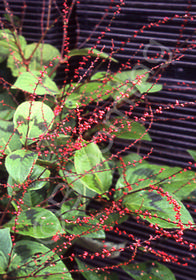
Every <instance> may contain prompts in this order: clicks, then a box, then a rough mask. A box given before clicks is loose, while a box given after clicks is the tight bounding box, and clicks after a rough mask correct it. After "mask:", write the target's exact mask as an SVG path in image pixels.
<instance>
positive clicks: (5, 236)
mask: <svg viewBox="0 0 196 280" xmlns="http://www.w3.org/2000/svg"><path fill="white" fill-rule="evenodd" d="M11 249H12V240H11V236H10V229H9V228H3V229H0V259H2V260H4V267H3V269H6V266H5V265H7V264H8V261H9V254H10V253H11ZM1 266H3V263H2V262H1Z"/></svg>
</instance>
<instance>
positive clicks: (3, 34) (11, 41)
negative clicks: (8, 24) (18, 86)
mask: <svg viewBox="0 0 196 280" xmlns="http://www.w3.org/2000/svg"><path fill="white" fill-rule="evenodd" d="M16 40H17V41H18V43H19V44H20V47H21V49H22V50H23V49H24V48H25V46H26V44H27V43H26V40H25V38H24V37H23V36H21V35H16V34H15V33H14V31H11V30H9V29H2V30H0V63H1V62H3V61H4V60H5V59H6V58H7V57H8V55H9V54H10V53H11V52H12V51H15V52H16V53H19V50H18V47H17V45H16ZM12 56H14V55H13V54H12Z"/></svg>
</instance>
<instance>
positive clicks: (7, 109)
mask: <svg viewBox="0 0 196 280" xmlns="http://www.w3.org/2000/svg"><path fill="white" fill-rule="evenodd" d="M15 107H16V103H15V102H14V101H13V98H12V97H11V94H9V93H8V91H3V92H0V119H4V120H11V119H12V117H13V115H14V112H15Z"/></svg>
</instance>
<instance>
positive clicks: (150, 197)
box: [123, 190, 194, 228]
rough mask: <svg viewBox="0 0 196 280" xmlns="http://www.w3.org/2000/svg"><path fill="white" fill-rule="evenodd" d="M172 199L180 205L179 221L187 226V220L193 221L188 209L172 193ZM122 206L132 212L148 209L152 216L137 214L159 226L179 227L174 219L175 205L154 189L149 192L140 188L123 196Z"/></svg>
mask: <svg viewBox="0 0 196 280" xmlns="http://www.w3.org/2000/svg"><path fill="white" fill-rule="evenodd" d="M172 201H174V203H177V205H178V206H179V207H180V215H181V217H180V218H181V222H182V223H183V224H184V225H185V228H189V226H188V224H189V221H190V222H192V223H194V221H193V219H192V217H191V215H190V213H189V211H188V210H187V209H186V207H185V206H184V205H183V204H182V202H180V200H179V199H178V198H177V197H176V196H174V195H173V194H172ZM123 206H124V207H127V208H128V209H129V210H131V211H133V214H134V213H135V212H136V211H137V212H139V211H142V212H143V213H144V212H145V211H148V213H150V214H151V215H152V217H149V216H148V215H147V214H144V215H142V214H140V215H139V216H140V217H141V218H142V219H145V220H146V221H148V222H149V223H152V224H156V225H158V226H159V227H161V228H179V225H178V224H177V223H178V221H179V220H177V219H176V214H178V212H177V211H174V208H175V205H174V204H173V203H170V200H169V201H168V199H167V196H163V195H161V194H160V193H158V192H157V191H155V190H154V191H150V192H149V190H141V191H137V192H135V193H131V194H128V195H126V196H125V197H124V198H123ZM154 215H157V216H154Z"/></svg>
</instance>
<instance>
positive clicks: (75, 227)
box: [61, 203, 105, 239]
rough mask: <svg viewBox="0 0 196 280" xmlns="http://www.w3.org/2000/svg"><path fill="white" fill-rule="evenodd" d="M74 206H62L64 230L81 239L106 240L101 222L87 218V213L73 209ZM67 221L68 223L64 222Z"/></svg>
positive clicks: (65, 204)
mask: <svg viewBox="0 0 196 280" xmlns="http://www.w3.org/2000/svg"><path fill="white" fill-rule="evenodd" d="M73 206H74V205H72V206H71V205H68V203H64V204H63V205H62V206H61V218H62V220H63V226H64V229H65V230H66V231H67V232H68V233H69V234H72V235H78V236H79V237H88V238H97V239H105V232H104V230H103V226H102V224H101V223H100V222H99V220H98V219H95V218H94V217H93V218H92V217H91V216H87V215H86V214H85V213H83V212H81V211H78V210H76V208H73ZM65 220H66V222H64V221H65ZM67 221H68V222H67ZM75 221H77V223H76V222H75Z"/></svg>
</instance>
